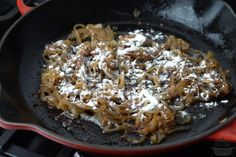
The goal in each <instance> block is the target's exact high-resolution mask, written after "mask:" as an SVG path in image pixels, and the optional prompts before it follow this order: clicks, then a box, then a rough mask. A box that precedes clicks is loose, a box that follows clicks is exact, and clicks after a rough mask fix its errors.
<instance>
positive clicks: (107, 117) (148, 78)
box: [40, 24, 231, 144]
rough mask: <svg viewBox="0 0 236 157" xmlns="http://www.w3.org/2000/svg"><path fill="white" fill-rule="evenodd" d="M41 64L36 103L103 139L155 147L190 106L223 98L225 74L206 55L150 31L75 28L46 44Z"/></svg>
mask: <svg viewBox="0 0 236 157" xmlns="http://www.w3.org/2000/svg"><path fill="white" fill-rule="evenodd" d="M43 58H44V61H45V66H44V68H43V71H42V75H41V86H40V98H41V100H42V101H44V102H47V103H48V104H49V105H50V106H53V107H55V108H57V109H61V110H63V111H66V112H69V113H70V114H71V115H73V117H74V118H82V119H84V120H87V121H92V122H94V123H95V124H97V125H98V126H100V128H101V129H102V131H103V132H104V133H110V132H114V131H123V133H124V135H123V136H122V137H123V139H125V140H128V141H130V142H131V143H134V144H135V143H142V142H145V141H146V140H150V142H151V143H153V144H155V143H159V142H160V141H161V140H162V139H163V138H165V137H166V136H167V135H168V134H170V133H172V132H175V131H178V130H182V129H184V127H182V126H184V125H185V124H187V123H190V122H191V116H190V114H189V113H188V112H186V111H185V110H186V109H187V108H189V107H190V106H191V105H194V104H195V103H200V102H202V103H210V102H212V101H214V100H215V99H216V98H217V99H219V98H223V96H225V95H227V94H229V93H230V92H231V85H230V83H229V79H228V71H226V70H224V69H222V68H221V67H220V65H219V62H218V61H217V60H216V59H215V58H214V55H213V53H212V52H208V53H203V52H201V51H198V50H195V49H192V48H191V47H190V44H189V43H187V42H186V41H184V40H182V39H180V38H176V37H175V36H173V35H165V34H163V33H161V32H157V31H154V30H152V29H149V30H142V29H136V30H133V31H130V32H126V33H124V32H114V31H113V30H112V29H111V27H110V26H106V27H105V26H102V25H101V24H95V25H93V24H88V25H82V24H79V25H75V26H74V28H73V31H72V33H71V34H70V35H69V36H68V38H67V39H65V40H59V41H57V42H54V43H52V44H50V45H47V46H46V48H45V50H44V52H43ZM133 134H136V135H138V137H139V138H138V137H137V136H136V137H135V138H134V136H131V135H133Z"/></svg>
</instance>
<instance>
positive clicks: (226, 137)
mask: <svg viewBox="0 0 236 157" xmlns="http://www.w3.org/2000/svg"><path fill="white" fill-rule="evenodd" d="M207 140H211V141H222V140H223V141H228V142H234V143H236V120H234V121H233V122H231V123H230V124H229V125H227V126H226V127H225V128H223V129H221V130H219V131H218V132H216V133H214V134H212V135H210V136H208V137H207Z"/></svg>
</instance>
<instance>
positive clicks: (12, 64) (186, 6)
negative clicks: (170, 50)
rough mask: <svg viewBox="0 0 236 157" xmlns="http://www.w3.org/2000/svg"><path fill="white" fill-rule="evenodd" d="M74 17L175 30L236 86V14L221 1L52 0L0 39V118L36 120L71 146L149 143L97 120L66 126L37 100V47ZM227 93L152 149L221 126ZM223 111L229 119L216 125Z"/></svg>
mask: <svg viewBox="0 0 236 157" xmlns="http://www.w3.org/2000/svg"><path fill="white" fill-rule="evenodd" d="M135 9H136V10H139V11H140V12H141V13H140V15H139V16H138V17H135V16H134V15H133V11H134V10H135ZM76 23H83V24H86V23H102V24H109V25H111V26H117V27H118V28H119V30H121V31H127V29H132V28H153V29H156V30H161V31H163V32H165V33H167V34H174V35H176V36H177V37H181V38H183V39H185V40H187V41H188V42H189V43H191V45H192V47H194V48H196V49H199V50H202V51H208V50H211V51H213V52H215V56H216V58H217V59H218V60H219V61H220V63H221V65H222V66H223V67H224V68H225V69H229V70H230V75H231V82H232V85H233V87H234V88H236V74H235V67H236V65H235V50H236V44H234V43H236V33H235V31H236V19H235V16H234V14H233V13H232V12H231V10H230V9H229V8H228V6H226V5H225V3H223V2H222V1H213V0H210V1H203V0H199V1H195V0H169V1H164V0H159V1H156V0H149V1H144V0H139V1H134V0H126V1H113V0H110V1H108V0H107V1H106V0H96V1H92V0H86V1H85V0H81V1H77V0H71V1H70V2H69V3H67V1H65V0H52V1H49V2H47V3H44V4H43V5H41V6H40V7H38V8H36V9H35V10H33V11H32V12H31V13H29V14H28V15H26V16H25V17H23V18H21V19H20V20H18V21H17V22H16V23H15V24H14V25H13V26H12V27H11V29H10V30H9V31H8V33H7V34H6V35H5V36H4V38H3V40H2V43H1V44H2V45H1V52H0V79H1V80H0V81H1V84H2V89H3V90H2V99H1V103H0V108H1V110H0V117H1V119H3V120H5V121H8V122H16V123H27V124H36V125H39V126H41V128H44V131H45V129H46V130H49V133H50V134H51V135H53V136H57V137H59V138H61V139H67V140H69V141H71V143H74V144H76V143H79V144H82V145H83V144H85V143H86V144H98V145H106V146H108V147H106V148H111V149H112V147H113V146H116V149H118V148H120V149H129V148H130V147H136V148H139V149H142V148H147V146H148V145H149V144H148V143H146V144H145V146H141V147H139V146H135V145H130V144H129V143H127V142H125V141H122V140H120V136H121V134H120V133H111V134H103V133H102V132H101V129H100V128H99V127H98V126H96V125H95V124H93V123H90V122H85V121H82V120H78V119H77V120H74V122H73V124H72V125H70V123H71V122H70V121H71V120H69V119H65V118H64V117H63V116H59V117H58V115H60V111H58V110H55V109H49V108H48V107H47V105H42V103H41V102H40V100H39V98H38V96H37V94H36V93H37V91H38V89H39V85H40V73H41V69H42V65H43V61H42V51H43V49H44V46H45V45H46V44H49V43H51V42H52V41H56V40H57V39H60V38H62V37H65V36H66V35H68V33H70V31H71V29H72V27H73V25H74V24H76ZM234 94H235V92H234V93H233V94H232V95H231V96H229V97H228V98H227V99H229V103H228V104H219V105H218V106H217V107H215V108H214V109H211V110H206V109H205V108H201V107H198V105H197V104H196V105H195V106H194V107H192V108H191V109H190V112H191V113H192V115H195V116H196V117H198V115H199V113H204V114H206V115H207V116H206V118H204V119H201V120H200V118H196V120H194V121H193V123H192V124H191V125H189V127H190V128H191V129H190V130H189V131H186V132H180V133H177V134H174V135H171V136H169V137H168V138H167V139H166V140H164V141H163V142H162V144H160V145H154V146H151V148H154V149H157V150H158V148H159V149H163V148H168V147H169V146H172V147H173V146H174V145H178V144H184V143H188V142H193V141H195V140H197V139H200V138H203V137H205V136H207V135H209V134H210V133H212V132H213V131H215V130H216V129H218V128H220V127H222V126H223V125H224V124H226V123H228V122H229V121H230V120H232V119H233V118H234V117H235V116H236V114H235V113H234V112H232V111H235V109H234V108H235V107H234V106H235V100H234V98H233V95H234ZM55 117H57V118H56V120H55ZM225 117H228V120H226V121H225V122H224V123H223V124H219V121H220V120H222V119H223V118H225ZM65 125H66V127H63V126H65ZM68 125H69V126H68ZM90 146H92V147H94V145H90ZM95 146H96V145H95ZM118 146H120V147H118ZM127 146H129V147H127ZM125 147H126V148H125ZM148 147H150V146H148Z"/></svg>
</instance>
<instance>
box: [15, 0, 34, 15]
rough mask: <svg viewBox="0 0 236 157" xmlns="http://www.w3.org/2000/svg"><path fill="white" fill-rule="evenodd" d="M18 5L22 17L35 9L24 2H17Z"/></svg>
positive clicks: (18, 0) (22, 0)
mask: <svg viewBox="0 0 236 157" xmlns="http://www.w3.org/2000/svg"><path fill="white" fill-rule="evenodd" d="M16 4H17V7H18V9H19V11H20V13H21V15H22V16H24V15H25V14H26V13H28V12H29V11H31V10H32V9H33V8H32V7H29V6H27V5H26V4H25V3H24V0H16Z"/></svg>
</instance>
